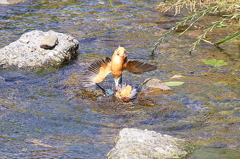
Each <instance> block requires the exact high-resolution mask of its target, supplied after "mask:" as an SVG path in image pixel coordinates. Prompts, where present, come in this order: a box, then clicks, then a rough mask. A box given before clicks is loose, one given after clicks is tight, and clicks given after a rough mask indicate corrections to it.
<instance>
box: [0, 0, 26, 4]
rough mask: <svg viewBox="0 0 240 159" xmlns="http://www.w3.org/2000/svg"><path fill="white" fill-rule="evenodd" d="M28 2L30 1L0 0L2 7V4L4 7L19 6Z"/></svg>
mask: <svg viewBox="0 0 240 159" xmlns="http://www.w3.org/2000/svg"><path fill="white" fill-rule="evenodd" d="M26 1H28V0H0V5H1V4H4V5H11V4H18V3H22V2H26Z"/></svg>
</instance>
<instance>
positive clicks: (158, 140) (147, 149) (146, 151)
mask: <svg viewBox="0 0 240 159" xmlns="http://www.w3.org/2000/svg"><path fill="white" fill-rule="evenodd" d="M188 151H189V143H188V142H186V141H184V140H182V139H177V138H175V137H172V136H169V135H163V134H160V133H156V132H154V131H148V130H138V129H133V128H124V129H123V130H121V131H120V134H119V137H118V141H117V143H116V145H115V147H114V148H113V149H112V150H111V151H110V152H109V153H108V155H107V157H108V159H152V158H156V159H157V158H158V159H166V158H180V157H184V156H186V155H187V154H188V153H189V152H188Z"/></svg>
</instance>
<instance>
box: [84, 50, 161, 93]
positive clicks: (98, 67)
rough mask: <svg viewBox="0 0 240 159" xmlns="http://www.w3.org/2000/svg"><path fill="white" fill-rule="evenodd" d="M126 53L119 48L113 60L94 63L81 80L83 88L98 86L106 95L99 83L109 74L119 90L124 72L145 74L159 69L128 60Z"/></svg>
mask: <svg viewBox="0 0 240 159" xmlns="http://www.w3.org/2000/svg"><path fill="white" fill-rule="evenodd" d="M125 52H126V50H125V49H124V48H123V47H120V46H119V47H118V48H117V49H116V50H115V51H114V54H113V55H112V58H109V57H106V58H105V59H100V60H97V61H95V62H93V63H92V64H91V65H90V66H89V68H88V71H87V72H85V74H84V75H83V77H82V79H81V82H82V85H83V87H90V86H93V85H97V86H98V87H99V88H100V89H101V90H102V91H103V92H104V93H105V90H104V89H103V88H102V87H101V86H100V85H99V84H98V83H100V82H102V81H103V80H104V79H105V77H106V76H107V75H108V74H109V73H112V75H113V77H114V81H115V86H116V88H117V86H118V85H119V84H122V72H123V71H124V70H127V71H129V72H132V73H143V72H148V71H153V70H156V69H157V67H156V66H154V65H151V64H148V63H144V62H141V61H137V60H128V59H127V55H126V54H125Z"/></svg>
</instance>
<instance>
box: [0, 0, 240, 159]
mask: <svg viewBox="0 0 240 159" xmlns="http://www.w3.org/2000/svg"><path fill="white" fill-rule="evenodd" d="M157 2H158V1H133V0H130V1H126V0H117V1H76V0H68V1H40V0H36V1H30V2H26V3H21V4H17V5H12V6H0V17H1V18H0V26H1V30H0V47H4V46H5V45H8V44H9V43H10V42H12V41H14V40H16V39H18V38H19V36H20V35H21V34H23V33H24V32H27V31H30V30H34V29H40V30H43V31H47V30H50V29H52V30H55V31H58V32H63V33H67V34H71V35H73V36H74V37H76V38H77V39H78V40H79V41H80V47H79V57H78V59H76V60H74V61H72V62H71V63H70V64H69V65H67V66H63V67H62V68H60V69H58V70H52V69H49V70H40V71H35V72H30V71H21V70H0V120H1V122H0V150H1V152H0V157H1V158H32V157H35V158H44V157H45V158H74V157H75V158H105V157H106V154H107V152H108V151H109V150H110V149H111V148H112V147H113V146H114V141H115V139H116V135H117V134H118V132H119V131H120V130H121V129H122V128H124V127H135V128H140V129H150V130H155V131H158V132H162V133H166V134H170V135H175V136H177V137H180V138H185V139H187V140H189V141H192V142H193V143H194V144H196V145H197V147H196V148H197V150H196V152H194V154H192V156H190V157H189V158H204V154H209V155H210V156H213V157H212V158H214V157H215V158H219V156H222V155H223V154H224V157H225V158H238V157H240V155H239V153H238V152H237V150H239V146H240V145H239V143H238V139H239V135H240V134H239V121H240V120H239V103H240V100H239V90H240V87H239V81H240V80H239V61H238V60H237V59H238V58H236V57H237V56H238V54H237V52H239V50H238V48H237V46H236V45H234V43H230V44H229V45H230V47H227V49H226V50H224V52H223V51H222V50H218V49H216V48H213V47H212V46H209V45H207V46H206V45H205V46H204V45H203V46H202V47H200V48H199V50H198V51H197V52H194V54H193V55H192V56H190V55H189V54H187V51H188V48H189V43H190V42H192V41H193V40H192V39H191V36H190V37H189V35H187V36H186V37H184V38H182V37H178V36H176V35H171V36H169V37H168V38H167V39H166V43H164V44H163V45H161V47H160V48H159V50H157V52H156V53H157V54H156V56H155V57H154V58H151V57H149V56H148V55H149V53H150V50H151V47H152V46H153V44H154V43H155V42H156V41H157V39H158V38H159V35H160V34H161V33H162V32H164V30H165V29H166V28H169V26H172V25H173V24H174V22H175V21H176V20H177V19H175V17H172V16H168V15H162V14H160V13H158V12H157V11H156V10H155V5H156V4H157ZM178 18H179V17H178ZM192 34H194V32H192ZM196 34H197V33H196ZM119 45H121V46H124V47H125V48H126V50H127V54H128V56H129V58H137V59H139V60H142V61H145V62H148V63H152V64H154V65H157V66H158V67H159V69H158V70H157V71H153V72H148V73H145V74H142V75H134V74H131V73H128V72H124V75H123V80H124V81H125V82H127V83H132V84H136V85H139V84H141V83H142V82H143V81H144V79H146V78H149V77H154V78H159V79H161V80H163V81H167V80H168V79H169V78H170V77H171V76H173V75H175V74H181V75H183V76H185V77H184V78H182V79H180V80H182V81H184V82H185V84H184V85H182V86H179V87H174V88H172V89H173V92H171V93H169V92H168V93H164V92H162V93H160V94H157V93H156V92H155V93H148V94H143V95H139V96H138V97H137V99H136V100H133V101H132V102H130V103H123V102H119V101H117V100H116V99H115V98H112V97H103V96H102V94H101V91H100V90H84V89H83V88H82V87H81V86H80V84H79V78H80V77H81V75H82V74H83V71H85V70H86V68H87V66H88V65H89V64H90V63H91V62H92V61H94V60H96V59H98V58H103V57H105V56H111V54H112V53H113V51H114V50H115V49H116V48H117V47H118V46H119ZM208 58H216V59H223V60H224V61H226V62H227V63H228V65H227V66H224V67H220V68H213V67H210V66H206V65H204V64H203V63H202V62H201V61H200V60H201V59H208ZM101 85H102V86H103V87H104V88H112V87H113V86H114V82H113V79H112V77H111V76H109V77H108V78H106V81H104V82H103V83H101Z"/></svg>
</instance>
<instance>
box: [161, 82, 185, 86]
mask: <svg viewBox="0 0 240 159" xmlns="http://www.w3.org/2000/svg"><path fill="white" fill-rule="evenodd" d="M184 83H185V82H180V81H170V82H164V84H165V85H167V86H169V87H173V86H180V85H182V84H184Z"/></svg>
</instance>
